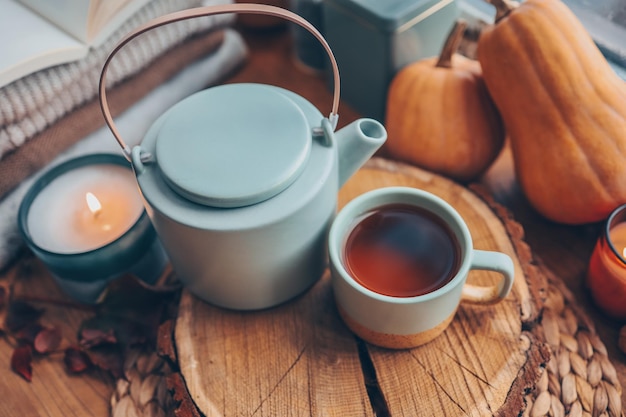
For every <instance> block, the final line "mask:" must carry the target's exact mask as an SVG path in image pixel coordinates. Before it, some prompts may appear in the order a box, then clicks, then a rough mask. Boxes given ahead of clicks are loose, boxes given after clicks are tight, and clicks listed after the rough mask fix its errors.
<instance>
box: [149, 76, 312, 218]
mask: <svg viewBox="0 0 626 417" xmlns="http://www.w3.org/2000/svg"><path fill="white" fill-rule="evenodd" d="M168 113H169V114H168V115H167V116H166V118H165V121H164V123H163V125H162V126H161V128H160V130H159V133H158V135H157V139H156V146H155V159H156V163H157V164H158V166H159V168H160V170H161V173H162V175H163V177H164V179H165V181H166V183H167V184H168V185H169V186H170V187H171V188H172V189H173V190H174V191H176V192H177V193H178V194H180V195H181V196H183V197H185V198H186V199H188V200H191V201H193V202H196V203H200V204H203V205H207V206H212V207H223V208H227V207H242V206H247V205H252V204H256V203H259V202H261V201H264V200H266V199H269V198H271V197H273V196H274V195H276V194H278V193H279V192H281V191H283V190H285V189H286V188H287V187H288V186H289V185H291V184H292V183H293V181H295V179H296V178H297V177H298V176H299V175H300V173H301V172H302V171H303V170H304V168H305V166H306V162H307V161H308V157H309V153H310V149H311V131H310V128H309V125H308V123H307V120H306V117H305V115H304V113H303V112H302V110H301V109H300V107H298V106H297V105H296V103H294V102H293V101H292V100H291V99H289V98H288V97H287V96H286V95H285V94H282V93H280V90H279V89H278V88H276V87H272V86H267V85H261V84H229V85H223V86H219V87H213V88H209V89H207V90H204V91H201V92H199V93H196V94H194V95H192V96H190V97H188V98H186V99H185V100H183V101H181V102H180V103H178V104H176V105H175V106H174V107H172V108H171V109H170V110H169V111H168Z"/></svg>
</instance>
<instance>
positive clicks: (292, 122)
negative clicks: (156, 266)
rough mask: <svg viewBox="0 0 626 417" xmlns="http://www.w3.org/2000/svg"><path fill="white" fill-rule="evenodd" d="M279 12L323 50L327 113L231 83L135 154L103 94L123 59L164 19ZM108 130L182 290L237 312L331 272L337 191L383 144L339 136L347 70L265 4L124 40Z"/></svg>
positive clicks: (164, 121)
mask: <svg viewBox="0 0 626 417" xmlns="http://www.w3.org/2000/svg"><path fill="white" fill-rule="evenodd" d="M232 12H235V13H252V14H264V15H271V16H278V17H283V18H285V19H287V20H290V21H292V22H295V23H297V24H299V25H301V26H302V27H304V28H305V29H307V30H308V31H310V32H311V33H312V34H313V35H314V36H315V37H316V38H317V39H318V40H319V41H320V42H321V44H322V45H323V46H324V48H325V50H326V51H327V52H328V55H329V57H330V61H331V65H332V68H333V74H334V88H335V91H334V101H333V107H332V111H331V113H330V115H329V116H328V117H324V116H323V115H322V114H321V113H320V112H319V111H318V110H317V109H316V108H315V107H314V106H313V105H312V104H311V103H310V102H308V101H307V100H305V99H304V98H302V97H300V96H299V95H297V94H295V93H293V92H291V91H288V90H285V89H282V88H279V87H275V86H269V85H262V84H230V85H222V86H218V87H212V88H208V89H206V90H204V91H200V92H198V93H196V94H194V95H191V96H190V97H188V98H186V99H184V100H183V101H181V102H179V103H177V104H176V105H174V106H173V107H172V108H170V109H169V110H168V111H166V112H165V113H164V114H163V115H161V116H160V117H159V118H158V119H157V120H156V121H155V122H154V124H153V125H152V126H151V128H150V129H149V131H148V132H147V134H146V135H145V137H144V138H143V140H142V142H141V144H140V145H139V146H136V147H134V148H133V149H130V148H129V147H128V146H127V145H126V144H125V142H124V140H123V139H122V137H121V135H120V134H119V132H118V130H117V128H116V126H115V124H114V122H113V119H112V116H111V113H110V110H109V106H108V103H107V98H106V89H105V79H106V78H105V77H106V72H107V68H108V66H109V63H110V62H111V59H112V57H113V56H114V55H115V53H116V52H117V51H118V50H119V49H121V48H122V47H123V46H124V45H125V44H126V43H128V42H129V41H130V40H132V39H133V38H134V37H136V36H138V35H139V34H141V33H143V32H146V31H148V30H150V29H152V28H154V27H157V26H161V25H163V24H167V23H171V22H174V21H179V20H183V19H189V18H194V17H200V16H208V15H214V14H223V13H232ZM100 104H101V107H102V109H103V114H104V117H105V120H106V122H107V125H108V126H109V128H110V129H111V131H112V132H113V135H114V136H115V138H116V139H117V141H118V142H119V144H120V146H121V147H122V149H123V150H124V153H125V154H126V156H127V157H128V159H129V160H130V161H131V163H132V165H133V168H134V171H135V174H136V177H137V183H138V185H139V188H140V190H141V193H142V195H143V197H144V201H145V205H146V209H147V211H148V214H149V215H150V218H151V220H152V222H153V224H154V227H155V229H156V231H157V233H158V235H159V237H160V239H161V242H162V243H163V246H164V247H165V249H166V252H167V254H168V255H169V258H170V261H171V263H172V267H173V269H174V271H175V272H176V274H177V275H178V277H179V278H180V280H181V281H182V283H183V284H184V285H185V286H186V288H187V289H189V291H191V292H192V293H193V294H195V295H197V296H198V297H200V298H202V299H204V300H206V301H208V302H210V303H212V304H215V305H219V306H222V307H227V308H232V309H244V310H249V309H261V308H266V307H271V306H274V305H276V304H279V303H282V302H284V301H286V300H289V299H291V298H292V297H294V296H296V295H298V294H300V293H302V292H303V291H305V290H306V289H307V288H309V287H310V286H311V285H312V284H313V283H315V282H316V281H317V280H318V279H319V278H320V277H321V275H322V273H323V271H324V268H325V267H326V256H327V255H326V236H327V232H328V229H329V227H330V223H331V221H332V219H333V218H334V215H335V212H336V206H337V192H338V189H339V187H340V186H341V185H342V184H343V183H344V182H345V181H346V180H347V179H348V178H349V177H350V176H351V175H352V174H353V173H354V172H355V171H356V170H357V169H358V168H359V167H360V166H361V165H362V164H363V163H364V162H365V161H366V160H367V159H369V158H370V157H371V156H372V155H373V153H374V152H375V151H376V150H377V149H378V148H379V147H380V146H381V145H382V144H383V142H384V141H385V139H386V136H387V134H386V131H385V129H384V127H383V126H382V125H381V124H380V123H379V122H377V121H375V120H372V119H361V120H357V121H355V122H353V123H352V124H350V125H348V126H346V127H345V128H343V129H341V130H339V131H337V132H335V131H334V130H335V127H336V124H337V118H338V116H337V108H338V104H339V72H338V69H337V63H336V62H335V59H334V56H333V55H332V52H331V50H330V47H329V46H328V44H327V43H326V41H325V40H324V38H323V36H322V35H321V34H320V33H319V32H318V31H317V30H316V29H315V28H314V27H313V26H312V25H311V24H310V23H308V22H307V21H305V20H304V19H302V18H301V17H299V16H298V15H296V14H294V13H291V12H289V11H287V10H283V9H281V8H277V7H273V6H266V5H259V4H231V5H224V6H209V7H203V8H197V9H191V10H186V11H184V12H178V13H173V14H170V15H166V16H163V17H161V18H158V19H156V20H153V21H152V22H148V23H147V24H146V25H144V26H142V27H140V28H138V29H137V30H135V31H134V32H132V33H130V34H128V35H127V36H126V37H125V38H124V39H123V40H122V41H120V43H119V44H118V45H117V47H116V48H115V49H114V50H113V52H112V53H111V54H110V56H109V58H108V59H107V61H106V63H105V65H104V68H103V70H102V75H101V79H100Z"/></svg>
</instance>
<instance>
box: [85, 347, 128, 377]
mask: <svg viewBox="0 0 626 417" xmlns="http://www.w3.org/2000/svg"><path fill="white" fill-rule="evenodd" d="M86 353H87V355H89V359H90V360H91V363H93V364H94V365H95V366H97V367H98V368H100V369H102V370H104V371H109V372H111V374H112V375H113V376H114V377H115V378H121V377H122V375H124V354H123V351H122V349H121V347H120V345H115V344H107V345H100V346H97V347H95V348H91V349H89V350H87V351H86Z"/></svg>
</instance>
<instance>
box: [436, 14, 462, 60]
mask: <svg viewBox="0 0 626 417" xmlns="http://www.w3.org/2000/svg"><path fill="white" fill-rule="evenodd" d="M466 27H467V22H466V21H465V20H463V19H458V20H457V21H456V22H454V26H453V27H452V30H450V33H448V37H447V38H446V43H444V44H443V48H442V49H441V54H439V59H438V60H437V65H435V66H436V67H441V68H451V67H452V55H454V53H455V52H456V51H457V49H459V44H460V43H461V40H462V39H463V33H464V32H465V28H466Z"/></svg>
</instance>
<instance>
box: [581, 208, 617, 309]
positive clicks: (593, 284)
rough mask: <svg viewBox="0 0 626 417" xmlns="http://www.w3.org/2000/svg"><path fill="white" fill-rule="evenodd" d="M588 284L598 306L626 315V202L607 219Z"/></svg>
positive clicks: (595, 251) (595, 250)
mask: <svg viewBox="0 0 626 417" xmlns="http://www.w3.org/2000/svg"><path fill="white" fill-rule="evenodd" d="M587 285H588V287H589V289H590V291H591V295H592V298H593V300H594V302H595V303H596V305H597V306H598V308H600V309H601V310H603V311H604V312H605V313H606V314H608V315H610V316H612V317H614V318H617V319H626V205H622V206H620V207H618V208H616V209H615V210H614V211H613V212H612V213H611V215H610V216H609V218H608V220H607V221H606V224H605V226H604V229H603V230H602V235H601V236H600V238H599V239H598V242H597V243H596V246H595V248H594V250H593V253H592V255H591V260H590V261H589V268H588V270H587Z"/></svg>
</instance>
